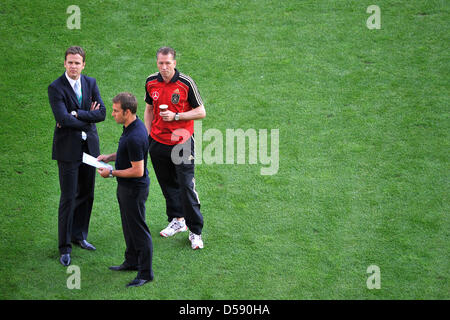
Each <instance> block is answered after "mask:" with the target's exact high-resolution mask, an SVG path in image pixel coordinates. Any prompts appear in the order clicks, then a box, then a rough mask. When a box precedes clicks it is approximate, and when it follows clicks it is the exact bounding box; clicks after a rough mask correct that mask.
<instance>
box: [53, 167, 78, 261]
mask: <svg viewBox="0 0 450 320" xmlns="http://www.w3.org/2000/svg"><path fill="white" fill-rule="evenodd" d="M79 165H80V163H79V162H65V161H58V172H59V185H60V189H61V196H60V199H59V207H58V248H59V252H60V253H61V254H65V253H70V252H71V251H72V244H71V240H72V223H73V214H74V208H75V197H76V192H77V184H78V167H79Z"/></svg>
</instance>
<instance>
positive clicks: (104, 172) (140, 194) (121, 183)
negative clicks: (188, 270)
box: [97, 92, 153, 287]
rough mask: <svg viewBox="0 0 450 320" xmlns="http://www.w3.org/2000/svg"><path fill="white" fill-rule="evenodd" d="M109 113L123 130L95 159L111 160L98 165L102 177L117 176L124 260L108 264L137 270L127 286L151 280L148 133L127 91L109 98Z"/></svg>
mask: <svg viewBox="0 0 450 320" xmlns="http://www.w3.org/2000/svg"><path fill="white" fill-rule="evenodd" d="M112 108H113V112H112V116H113V117H114V119H115V120H116V122H117V123H119V124H123V133H122V136H121V137H120V140H119V147H118V149H117V152H116V153H112V154H109V155H100V156H99V157H98V158H97V159H98V160H99V161H104V162H110V161H113V160H115V161H116V163H115V165H116V170H112V169H111V170H110V169H106V168H100V169H98V173H99V174H100V175H101V176H102V177H103V178H108V177H117V200H118V201H119V207H120V216H121V218H122V229H123V235H124V238H125V243H126V250H125V261H124V262H123V263H122V264H121V265H119V266H112V267H110V269H111V270H113V271H127V270H137V271H138V274H137V276H136V278H135V279H134V280H133V281H131V282H130V283H129V284H128V285H127V287H138V286H141V285H143V284H145V283H147V282H149V281H151V280H153V270H152V256H153V244H152V236H151V234H150V230H149V229H148V226H147V224H146V223H145V202H146V200H147V197H148V191H149V185H150V179H149V177H148V170H147V154H148V133H147V129H146V127H145V125H144V123H143V122H142V121H141V120H140V119H139V118H138V117H137V116H136V111H137V100H136V97H134V96H133V95H132V94H131V93H127V92H123V93H119V94H118V95H117V96H115V97H114V98H113V107H112Z"/></svg>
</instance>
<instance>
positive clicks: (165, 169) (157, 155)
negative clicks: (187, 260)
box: [149, 137, 183, 222]
mask: <svg viewBox="0 0 450 320" xmlns="http://www.w3.org/2000/svg"><path fill="white" fill-rule="evenodd" d="M149 142H150V146H149V154H150V159H151V161H152V166H153V170H154V171H155V175H156V179H157V180H158V183H159V186H160V187H161V191H162V193H163V195H164V198H165V199H166V214H167V218H168V221H169V222H170V221H172V219H173V218H183V208H182V206H181V203H180V201H179V199H180V187H179V185H178V178H177V174H176V171H175V166H174V164H173V163H172V161H171V158H170V155H171V150H172V147H171V146H167V145H164V144H162V143H159V142H157V141H155V140H154V139H152V138H151V137H149Z"/></svg>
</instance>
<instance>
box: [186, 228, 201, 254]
mask: <svg viewBox="0 0 450 320" xmlns="http://www.w3.org/2000/svg"><path fill="white" fill-rule="evenodd" d="M189 240H190V241H191V247H192V249H194V250H196V249H203V240H202V235H198V234H195V233H192V232H191V231H189Z"/></svg>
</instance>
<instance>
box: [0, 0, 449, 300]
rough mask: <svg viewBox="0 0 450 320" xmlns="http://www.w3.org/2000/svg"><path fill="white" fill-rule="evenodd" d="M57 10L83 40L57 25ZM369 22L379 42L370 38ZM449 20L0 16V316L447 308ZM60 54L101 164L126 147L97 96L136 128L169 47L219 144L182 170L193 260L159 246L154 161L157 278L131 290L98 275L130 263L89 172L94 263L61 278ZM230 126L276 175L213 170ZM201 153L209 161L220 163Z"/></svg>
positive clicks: (228, 5) (236, 168) (126, 13)
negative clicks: (200, 224) (84, 98)
mask: <svg viewBox="0 0 450 320" xmlns="http://www.w3.org/2000/svg"><path fill="white" fill-rule="evenodd" d="M70 4H76V5H78V7H79V8H80V29H69V28H68V27H67V20H68V19H69V18H70V17H71V13H67V8H68V6H69V5H70ZM371 5H377V6H378V7H379V8H380V15H379V18H380V19H379V22H380V29H369V28H368V27H367V20H368V19H369V18H370V17H371V15H372V13H370V12H369V13H367V8H368V7H369V6H371ZM449 13H450V4H449V2H448V1H444V0H442V1H441V0H434V1H431V0H430V1H418V0H414V1H398V0H377V1H372V0H371V1H356V0H354V1H352V0H330V1H328V0H318V1H316V0H306V1H297V0H286V1H270V0H253V1H252V0H242V1H218V0H213V1H204V0H193V1H175V0H168V1H153V0H152V1H141V0H139V1H132V2H128V1H111V0H90V1H76V3H71V2H65V1H47V0H45V1H44V0H42V1H31V2H30V1H22V0H20V1H12V0H6V1H2V2H1V4H0V38H1V41H0V49H1V58H0V67H1V68H0V69H1V70H2V71H1V72H0V99H1V100H0V101H1V106H0V123H1V124H0V125H1V130H0V185H1V189H0V299H3V300H5V299H155V300H160V299H161V300H165V299H170V300H172V299H211V300H216V299H282V300H303V299H363V300H365V299H449V298H450V295H449V292H450V290H449V289H450V285H449V270H450V254H449V252H450V250H449V243H450V238H449V230H450V224H449V181H450V180H449V178H450V177H449V169H450V168H449V127H450V126H449V124H450V122H449V105H450V99H449V88H450V81H449V80H450V59H449V58H450V56H449V43H450V36H449V35H450V23H449V21H450V16H449ZM71 45H80V46H82V47H83V48H84V49H85V50H86V52H87V60H86V68H85V70H84V74H86V75H89V76H92V77H95V78H96V79H97V83H98V85H99V88H100V92H101V95H102V98H103V100H104V102H105V104H106V106H107V118H106V120H105V121H104V122H102V123H100V124H98V125H97V128H98V131H99V136H100V142H101V151H102V153H110V152H114V151H115V150H116V147H117V142H118V139H119V136H120V134H121V131H122V128H121V127H120V126H119V125H117V124H116V123H115V121H114V119H113V118H112V117H111V111H112V109H111V105H112V103H111V99H112V98H113V97H114V96H115V95H116V94H117V93H119V92H121V91H129V92H132V93H133V94H135V95H136V96H137V97H138V102H139V109H138V115H139V116H140V117H141V119H142V118H143V114H144V106H145V102H144V85H145V80H146V77H147V76H148V75H149V74H151V73H153V72H155V71H157V68H156V63H155V52H156V50H157V49H158V48H159V47H161V46H165V45H169V46H173V47H174V48H175V49H176V50H177V63H178V64H177V67H178V69H179V70H180V71H182V72H183V73H186V74H188V75H190V76H191V77H192V78H194V79H195V81H196V83H197V85H198V87H199V90H200V93H201V95H202V98H203V100H204V104H205V107H206V110H207V117H206V118H205V119H204V120H203V121H202V122H201V128H202V133H203V135H205V134H207V133H209V134H210V135H211V134H212V133H215V134H217V135H216V136H221V137H222V138H223V141H222V146H221V147H217V149H216V154H215V156H217V157H218V158H217V159H219V160H220V159H222V160H223V161H222V162H223V163H222V164H220V161H218V162H219V163H206V162H205V161H204V163H202V164H200V165H198V166H197V168H196V180H197V190H198V192H199V195H200V200H201V203H202V211H203V214H204V217H205V227H204V231H203V238H204V241H205V248H204V249H203V250H201V251H193V250H191V248H190V245H189V242H188V239H187V234H186V233H184V234H178V235H176V236H175V237H174V238H171V239H164V238H161V237H160V236H159V231H160V230H161V229H162V228H164V227H165V226H166V223H167V221H166V215H165V212H164V208H165V204H164V201H163V196H162V194H161V191H160V188H159V185H158V183H157V181H156V178H155V175H154V172H153V170H152V168H151V164H149V169H150V178H151V187H150V195H149V199H148V201H147V222H148V225H149V227H150V230H151V233H152V235H153V244H154V257H153V268H154V272H155V280H154V281H153V282H152V283H150V284H147V285H145V286H143V287H140V288H135V289H127V288H125V284H126V283H128V282H129V281H130V280H131V279H132V278H133V277H134V276H135V274H134V273H121V274H117V273H113V272H111V271H109V270H108V266H110V265H114V264H117V263H120V262H122V259H123V253H124V249H125V244H124V240H123V234H122V229H121V223H120V216H119V209H118V204H117V200H116V196H115V190H116V181H114V180H113V179H102V178H101V177H99V176H98V175H97V180H96V197H95V202H94V209H93V213H92V218H91V225H90V233H89V238H88V239H89V241H90V242H92V243H93V244H94V245H95V246H96V247H97V251H95V252H87V251H84V250H81V249H79V248H74V249H73V252H72V264H73V265H77V266H79V267H80V273H81V276H80V280H81V282H80V284H81V288H80V289H69V288H68V287H67V280H68V278H69V276H70V275H69V274H67V273H66V269H65V268H64V267H62V266H61V265H60V264H59V262H58V250H57V207H58V201H59V185H58V173H57V165H56V162H55V161H52V160H51V143H52V136H53V128H54V125H55V123H54V118H53V114H52V112H51V109H50V106H49V103H48V97H47V86H48V85H49V84H50V83H51V82H52V81H53V80H54V79H56V78H57V77H59V76H60V75H61V74H62V73H63V71H64V68H63V60H64V51H65V50H66V49H67V47H69V46H71ZM196 125H197V126H199V123H198V122H197V123H196ZM237 129H242V130H243V131H244V132H250V131H252V130H254V131H255V132H256V138H257V139H258V143H259V141H260V140H261V139H262V138H263V137H262V135H260V129H266V130H267V132H268V147H269V151H270V150H271V144H270V142H271V138H270V132H271V130H278V133H279V137H278V138H279V144H278V145H277V146H275V147H276V148H277V149H276V150H278V154H279V159H278V160H279V162H278V171H277V172H276V173H275V174H272V175H262V174H261V168H264V167H267V165H265V164H263V163H262V160H263V159H262V158H261V155H260V154H259V153H258V154H257V161H256V163H249V162H250V161H249V157H250V156H249V154H248V152H249V150H250V142H248V141H249V140H248V139H247V140H246V141H247V146H246V148H245V152H246V157H245V161H244V162H245V163H243V164H238V163H237V157H236V160H235V161H234V163H233V164H227V163H226V156H227V153H226V143H227V136H226V132H227V130H237ZM199 138H200V137H197V139H199ZM201 138H202V139H203V138H208V137H206V136H203V137H201ZM209 139H210V140H207V139H205V140H204V141H203V145H202V148H203V149H202V151H203V153H204V154H205V152H206V151H211V149H212V146H220V144H214V143H219V142H220V141H215V140H214V139H212V138H211V136H209ZM228 142H229V141H228ZM259 149H260V147H259V145H258V149H257V151H258V152H259ZM271 151H275V150H274V149H272V150H271ZM236 152H237V151H236ZM269 153H270V152H269ZM220 157H222V158H220ZM371 265H375V266H378V267H379V271H380V272H379V276H380V277H379V280H380V283H379V284H380V288H379V289H376V288H375V289H370V288H369V287H368V285H367V283H368V280H370V279H369V278H370V277H371V273H367V269H368V267H369V266H371ZM369 282H370V281H369Z"/></svg>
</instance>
